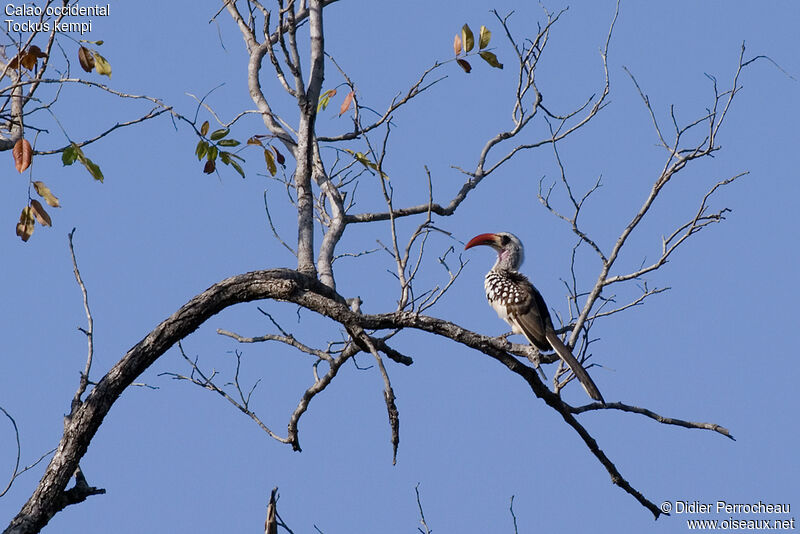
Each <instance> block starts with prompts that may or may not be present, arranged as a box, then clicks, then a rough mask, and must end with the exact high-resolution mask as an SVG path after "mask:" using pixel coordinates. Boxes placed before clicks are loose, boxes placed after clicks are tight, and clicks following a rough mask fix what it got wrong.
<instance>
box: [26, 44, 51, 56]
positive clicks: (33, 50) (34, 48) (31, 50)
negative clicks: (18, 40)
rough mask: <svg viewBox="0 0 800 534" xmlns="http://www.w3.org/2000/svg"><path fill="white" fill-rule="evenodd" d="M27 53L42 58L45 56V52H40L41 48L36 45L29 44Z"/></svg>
mask: <svg viewBox="0 0 800 534" xmlns="http://www.w3.org/2000/svg"><path fill="white" fill-rule="evenodd" d="M28 53H29V54H31V55H32V56H33V57H36V58H43V57H47V54H45V53H44V52H42V49H41V48H39V47H38V46H36V45H33V46H31V47H30V48H29V49H28Z"/></svg>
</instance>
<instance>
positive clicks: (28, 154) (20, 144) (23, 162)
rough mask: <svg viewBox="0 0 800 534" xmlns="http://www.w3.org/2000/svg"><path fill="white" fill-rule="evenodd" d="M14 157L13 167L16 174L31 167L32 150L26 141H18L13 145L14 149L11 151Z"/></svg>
mask: <svg viewBox="0 0 800 534" xmlns="http://www.w3.org/2000/svg"><path fill="white" fill-rule="evenodd" d="M11 155H12V156H14V167H16V169H17V172H24V171H25V169H27V168H28V167H30V166H31V159H32V158H33V149H31V144H30V143H29V142H28V140H27V139H22V138H20V139H18V140H17V142H16V143H14V149H13V150H12V151H11Z"/></svg>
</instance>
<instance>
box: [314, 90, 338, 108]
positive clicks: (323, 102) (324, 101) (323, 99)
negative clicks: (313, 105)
mask: <svg viewBox="0 0 800 534" xmlns="http://www.w3.org/2000/svg"><path fill="white" fill-rule="evenodd" d="M334 96H336V89H328V90H327V91H325V92H324V93H322V94H321V95H319V104H317V113H319V112H320V111H322V110H324V109H325V108H327V107H328V103H329V102H330V101H331V98H332V97H334Z"/></svg>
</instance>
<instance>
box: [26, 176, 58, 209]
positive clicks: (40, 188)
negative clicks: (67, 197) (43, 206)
mask: <svg viewBox="0 0 800 534" xmlns="http://www.w3.org/2000/svg"><path fill="white" fill-rule="evenodd" d="M33 188H34V189H36V193H37V194H38V195H39V196H40V197H42V198H43V199H44V201H45V202H47V205H48V206H50V207H51V208H60V207H61V204H60V203H59V202H58V197H56V196H55V195H54V194H53V193H52V192H51V191H50V188H49V187H47V186H46V185H44V182H39V181H36V182H33Z"/></svg>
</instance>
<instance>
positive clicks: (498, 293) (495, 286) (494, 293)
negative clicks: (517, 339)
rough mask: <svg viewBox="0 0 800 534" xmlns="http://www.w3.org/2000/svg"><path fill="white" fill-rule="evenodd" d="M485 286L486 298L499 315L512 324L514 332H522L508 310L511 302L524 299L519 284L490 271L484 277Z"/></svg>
mask: <svg viewBox="0 0 800 534" xmlns="http://www.w3.org/2000/svg"><path fill="white" fill-rule="evenodd" d="M484 288H485V289H486V299H487V300H488V301H489V304H490V305H491V306H492V308H493V309H494V311H495V312H497V315H498V316H499V317H500V318H501V319H502V320H504V321H505V322H507V323H508V324H509V325H511V327H512V328H513V329H514V332H516V333H520V332H519V331H518V330H519V327H518V326H517V324H516V321H514V320H513V319H512V318H511V317H510V315H509V312H508V305H509V304H519V303H520V302H522V301H523V299H524V295H523V294H522V291H521V290H520V288H519V287H518V286H517V284H515V283H514V281H513V280H510V279H509V278H508V277H505V276H503V275H502V274H500V273H497V272H495V271H489V273H488V274H487V275H486V278H485V279H484Z"/></svg>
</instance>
